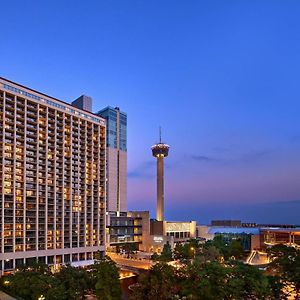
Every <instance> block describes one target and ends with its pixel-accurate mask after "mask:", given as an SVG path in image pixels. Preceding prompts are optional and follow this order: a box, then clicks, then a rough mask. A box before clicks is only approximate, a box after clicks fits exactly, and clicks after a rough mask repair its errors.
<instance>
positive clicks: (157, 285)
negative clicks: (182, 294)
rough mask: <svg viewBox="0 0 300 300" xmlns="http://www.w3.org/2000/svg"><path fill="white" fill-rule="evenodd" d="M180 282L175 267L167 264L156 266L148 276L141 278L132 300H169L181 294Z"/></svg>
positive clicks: (131, 297)
mask: <svg viewBox="0 0 300 300" xmlns="http://www.w3.org/2000/svg"><path fill="white" fill-rule="evenodd" d="M179 290H180V282H179V277H178V276H177V272H176V270H175V268H174V267H172V266H170V265H168V264H166V263H158V264H156V265H154V266H153V267H152V268H151V269H150V270H149V273H148V274H142V275H141V276H140V280H139V284H138V286H137V287H135V288H134V291H133V293H132V295H131V296H130V299H131V300H141V299H143V300H169V299H174V296H175V295H177V294H178V293H179Z"/></svg>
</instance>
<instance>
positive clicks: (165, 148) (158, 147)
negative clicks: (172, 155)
mask: <svg viewBox="0 0 300 300" xmlns="http://www.w3.org/2000/svg"><path fill="white" fill-rule="evenodd" d="M169 148H170V146H169V145H167V144H165V143H163V142H162V141H161V128H160V127H159V143H157V144H155V145H153V146H152V147H151V150H152V155H153V156H154V157H157V158H158V157H167V156H168V154H169Z"/></svg>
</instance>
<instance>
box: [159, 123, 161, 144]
mask: <svg viewBox="0 0 300 300" xmlns="http://www.w3.org/2000/svg"><path fill="white" fill-rule="evenodd" d="M159 143H160V144H161V126H159Z"/></svg>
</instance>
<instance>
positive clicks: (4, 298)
mask: <svg viewBox="0 0 300 300" xmlns="http://www.w3.org/2000/svg"><path fill="white" fill-rule="evenodd" d="M0 300H17V299H16V298H13V297H11V296H9V295H7V294H5V293H4V292H2V291H0Z"/></svg>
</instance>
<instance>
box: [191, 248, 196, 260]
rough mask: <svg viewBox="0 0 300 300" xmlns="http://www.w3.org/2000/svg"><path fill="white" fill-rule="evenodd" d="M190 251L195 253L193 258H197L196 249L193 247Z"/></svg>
mask: <svg viewBox="0 0 300 300" xmlns="http://www.w3.org/2000/svg"><path fill="white" fill-rule="evenodd" d="M190 250H191V251H192V252H193V258H195V254H196V249H195V248H194V247H191V248H190Z"/></svg>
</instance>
